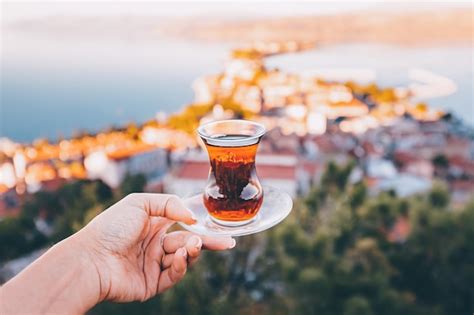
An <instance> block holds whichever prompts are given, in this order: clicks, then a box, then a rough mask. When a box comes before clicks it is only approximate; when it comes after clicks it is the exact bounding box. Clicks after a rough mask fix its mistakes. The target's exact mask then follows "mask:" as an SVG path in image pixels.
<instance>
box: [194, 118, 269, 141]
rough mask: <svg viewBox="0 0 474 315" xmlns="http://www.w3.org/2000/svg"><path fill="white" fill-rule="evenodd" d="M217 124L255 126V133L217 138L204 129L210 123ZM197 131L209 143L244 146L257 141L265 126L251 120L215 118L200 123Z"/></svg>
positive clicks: (264, 131)
mask: <svg viewBox="0 0 474 315" xmlns="http://www.w3.org/2000/svg"><path fill="white" fill-rule="evenodd" d="M218 124H245V125H248V126H252V127H255V133H254V134H251V135H249V134H243V133H242V135H245V136H248V137H246V138H243V139H219V138H215V136H216V135H210V134H209V133H208V132H206V131H205V129H206V127H210V126H212V125H218ZM197 132H198V134H199V136H200V137H201V138H202V139H204V140H206V142H207V143H209V144H215V145H224V146H244V145H250V144H255V143H257V142H258V140H259V139H260V138H261V137H262V136H263V135H264V134H265V133H266V128H265V126H264V125H262V124H260V123H257V122H255V121H252V120H246V119H225V120H215V121H211V122H208V123H205V124H202V125H200V126H199V127H198V128H197Z"/></svg>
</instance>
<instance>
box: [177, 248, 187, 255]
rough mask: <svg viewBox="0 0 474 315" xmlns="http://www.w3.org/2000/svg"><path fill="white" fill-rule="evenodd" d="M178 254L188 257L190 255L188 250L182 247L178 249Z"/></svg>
mask: <svg viewBox="0 0 474 315" xmlns="http://www.w3.org/2000/svg"><path fill="white" fill-rule="evenodd" d="M176 254H178V255H179V256H182V257H184V258H186V256H187V255H188V253H187V252H186V249H185V248H183V247H181V248H179V249H178V250H177V251H176Z"/></svg>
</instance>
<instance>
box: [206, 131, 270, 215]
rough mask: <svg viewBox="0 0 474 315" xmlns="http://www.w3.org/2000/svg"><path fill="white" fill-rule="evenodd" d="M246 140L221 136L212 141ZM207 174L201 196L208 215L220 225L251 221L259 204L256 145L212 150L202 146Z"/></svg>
mask: <svg viewBox="0 0 474 315" xmlns="http://www.w3.org/2000/svg"><path fill="white" fill-rule="evenodd" d="M245 138H248V136H243V135H223V136H218V137H214V139H216V140H223V141H225V140H239V139H245ZM206 147H207V150H208V153H209V157H210V162H211V170H210V174H209V182H208V186H207V187H206V191H205V193H204V205H205V206H206V208H207V210H208V211H209V214H210V215H212V216H213V217H214V218H216V219H218V220H223V221H245V220H249V219H251V218H253V217H254V216H255V215H256V214H257V212H258V210H259V208H260V206H261V205H262V201H263V190H262V187H261V185H260V183H259V181H258V178H257V174H256V170H255V155H256V153H257V147H258V142H257V143H255V144H251V145H247V146H216V145H211V144H209V143H206Z"/></svg>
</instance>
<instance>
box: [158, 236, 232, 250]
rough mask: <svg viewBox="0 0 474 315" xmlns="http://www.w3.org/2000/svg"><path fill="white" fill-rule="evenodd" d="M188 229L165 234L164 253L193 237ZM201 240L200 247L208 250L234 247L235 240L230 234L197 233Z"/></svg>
mask: <svg viewBox="0 0 474 315" xmlns="http://www.w3.org/2000/svg"><path fill="white" fill-rule="evenodd" d="M194 235H196V234H193V233H191V232H188V231H175V232H171V233H167V234H165V236H164V238H163V249H164V250H165V253H168V254H171V253H174V252H175V251H177V250H178V248H181V247H183V246H185V244H186V243H187V241H188V239H189V238H191V237H193V236H194ZM197 236H198V237H199V238H200V239H201V240H202V248H203V249H208V250H226V249H231V248H234V247H235V240H234V239H233V238H231V237H230V236H219V237H217V236H206V235H197Z"/></svg>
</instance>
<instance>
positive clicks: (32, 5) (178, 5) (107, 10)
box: [2, 0, 472, 23]
mask: <svg viewBox="0 0 474 315" xmlns="http://www.w3.org/2000/svg"><path fill="white" fill-rule="evenodd" d="M469 5H471V6H472V4H470V2H466V1H464V2H462V1H460V2H456V1H439V2H437V1H387V2H380V1H378V2H375V1H347V0H346V1H311V2H309V1H276V2H269V1H260V2H258V1H257V2H256V1H219V2H216V1H213V2H209V1H174V2H164V1H163V2H150V1H148V2H140V1H134V2H130V1H129V2H110V1H100V2H98V1H82V2H76V1H63V2H49V1H32V2H23V1H15V2H8V1H7V2H2V20H3V22H4V23H9V22H12V21H15V20H22V19H30V18H42V17H47V16H81V15H83V16H120V15H152V16H167V17H183V16H196V15H208V16H213V15H216V16H227V17H229V18H245V17H252V16H262V17H272V16H294V15H310V14H333V13H340V12H345V11H346V12H347V11H354V10H372V9H377V10H380V9H381V10H416V9H420V8H443V7H456V6H462V7H466V6H469Z"/></svg>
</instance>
